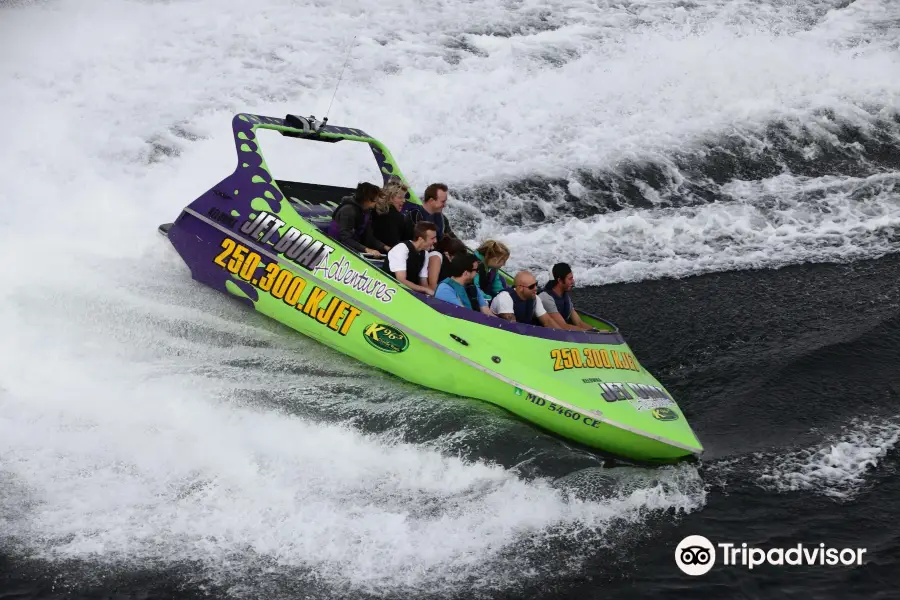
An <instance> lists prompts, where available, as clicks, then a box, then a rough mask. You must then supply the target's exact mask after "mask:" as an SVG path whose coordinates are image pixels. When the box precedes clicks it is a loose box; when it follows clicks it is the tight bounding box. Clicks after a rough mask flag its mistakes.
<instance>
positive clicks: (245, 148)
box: [241, 144, 253, 152]
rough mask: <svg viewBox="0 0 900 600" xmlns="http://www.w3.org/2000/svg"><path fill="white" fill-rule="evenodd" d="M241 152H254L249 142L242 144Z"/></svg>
mask: <svg viewBox="0 0 900 600" xmlns="http://www.w3.org/2000/svg"><path fill="white" fill-rule="evenodd" d="M241 152H253V150H251V149H250V146H248V145H247V144H241Z"/></svg>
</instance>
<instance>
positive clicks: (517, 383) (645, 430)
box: [225, 118, 702, 462]
mask: <svg viewBox="0 0 900 600" xmlns="http://www.w3.org/2000/svg"><path fill="white" fill-rule="evenodd" d="M263 121H264V123H265V124H263V125H259V126H257V125H254V126H253V130H254V131H255V130H256V129H257V127H259V128H262V129H271V130H281V129H285V128H284V127H282V126H278V125H270V124H268V123H269V122H270V121H271V119H268V118H265V119H263ZM275 122H280V121H277V120H275ZM359 133H360V136H359V137H356V138H354V137H353V136H350V135H347V134H333V135H328V136H327V137H331V138H335V139H343V140H348V141H358V142H363V143H368V144H371V145H373V147H377V148H379V149H380V150H382V154H383V155H384V158H385V161H386V162H385V163H384V168H383V169H381V171H382V173H384V174H394V175H397V176H399V177H400V178H401V179H403V175H402V174H401V172H400V169H399V168H397V163H396V161H395V160H394V159H393V157H392V156H391V155H390V153H389V151H388V150H387V148H385V147H384V146H383V145H381V143H380V142H378V141H377V140H374V138H370V137H364V136H362V132H359ZM233 139H234V141H235V145H236V146H238V147H239V148H240V150H242V151H246V149H245V148H248V147H249V146H248V145H247V144H244V147H241V144H242V142H241V140H240V139H239V138H238V137H237V136H235V137H234V138H233ZM303 143H307V142H303ZM256 153H257V154H258V155H259V156H260V164H261V165H262V168H263V172H262V173H261V176H260V177H257V178H254V181H255V182H256V185H259V186H261V187H259V188H256V189H258V190H259V191H258V192H257V191H256V189H254V193H253V194H249V195H250V196H257V197H255V198H253V200H252V202H251V204H250V205H251V206H252V209H253V210H252V212H251V214H250V219H256V218H258V215H259V214H260V211H263V210H265V211H269V212H274V211H273V209H278V212H277V214H278V216H279V218H280V219H281V220H282V221H283V222H284V225H283V226H282V227H281V228H280V230H285V231H286V230H287V229H288V228H290V227H292V226H293V227H297V228H298V229H299V230H301V231H303V232H306V233H308V234H309V235H311V236H312V237H313V238H315V239H316V240H319V241H327V240H328V238H327V237H326V236H325V235H324V234H323V233H321V231H319V230H318V229H317V228H316V227H315V223H312V222H310V221H307V220H304V219H302V218H300V216H299V215H298V214H297V213H296V211H295V210H294V209H293V208H288V206H289V202H288V200H287V198H284V199H282V200H281V201H280V202H277V201H275V200H274V198H275V197H278V194H276V193H275V192H276V190H277V189H278V187H277V184H276V183H275V182H274V180H273V179H272V173H271V171H270V170H269V167H268V165H266V163H265V159H264V157H263V153H262V150H261V149H258V150H256ZM254 160H256V159H254ZM239 162H240V160H239ZM244 164H245V165H247V163H244ZM247 166H248V165H247ZM266 178H269V179H268V180H266ZM410 196H411V198H410V199H411V201H412V202H414V203H417V204H418V203H420V202H419V200H418V198H417V197H416V196H415V194H410ZM331 205H332V206H333V205H334V204H333V203H331ZM340 260H345V261H347V262H348V264H349V267H350V268H352V269H353V270H355V271H357V272H360V273H361V272H363V271H366V272H367V277H369V278H371V279H372V280H374V281H376V282H378V283H379V284H381V285H382V286H387V288H388V289H391V290H393V294H392V298H391V300H390V301H388V302H383V301H379V299H377V298H375V297H373V296H372V295H371V294H366V293H365V291H363V290H360V289H357V288H356V287H354V286H353V285H352V282H351V283H350V284H348V283H345V282H343V281H331V282H330V283H331V285H332V287H333V288H334V290H335V292H334V295H335V296H336V297H338V298H340V299H342V300H344V301H346V302H348V303H350V304H351V305H352V306H353V307H355V309H356V310H357V311H358V313H357V314H356V317H355V321H353V322H352V326H350V325H348V330H347V332H346V335H342V334H339V333H337V332H335V331H334V329H333V328H331V327H328V326H323V323H321V322H320V321H318V320H317V318H311V316H312V315H311V314H309V313H304V312H303V311H302V310H298V309H297V308H296V307H294V306H289V305H288V304H286V303H285V302H284V301H283V300H279V299H276V298H274V297H273V296H272V295H271V294H266V293H260V294H259V298H258V299H257V300H256V301H254V303H253V304H254V308H255V309H256V310H258V311H259V312H261V313H263V314H266V315H268V316H270V317H272V318H273V319H275V320H277V321H279V322H281V323H283V324H285V325H286V326H288V327H290V328H291V329H294V330H296V331H298V332H300V333H303V334H304V335H307V336H309V337H311V338H313V339H316V340H319V341H321V342H323V343H324V344H327V345H328V346H331V347H333V348H335V349H337V350H339V351H340V352H343V353H344V354H347V355H349V356H354V357H356V358H357V359H359V360H361V361H363V362H365V363H367V364H369V365H372V366H374V367H378V368H380V369H382V370H384V371H387V372H390V373H393V374H394V375H396V376H398V377H401V378H403V379H406V380H408V381H411V382H413V383H416V384H419V385H422V386H426V387H428V388H432V389H437V390H441V391H443V392H446V393H449V394H456V395H460V396H466V397H470V398H478V399H481V400H484V401H487V402H491V403H493V404H496V405H498V406H500V407H503V408H504V409H506V410H508V411H510V412H511V413H513V414H515V415H518V416H519V417H521V418H522V419H524V420H526V421H528V422H531V423H534V424H536V425H538V426H540V427H542V428H544V429H548V430H550V431H553V432H555V433H556V434H557V435H559V436H561V437H563V438H565V439H569V440H572V441H574V442H576V443H580V444H583V445H586V446H589V447H594V448H598V449H600V450H604V451H606V452H609V453H612V454H617V455H622V456H626V457H631V458H634V459H638V460H647V461H663V462H667V461H669V460H671V459H677V458H681V457H684V456H688V455H690V454H694V453H699V452H702V447H701V445H700V443H699V441H698V440H697V438H696V436H695V435H694V433H693V431H692V430H691V428H690V426H689V425H688V423H687V420H686V419H685V417H684V415H683V413H682V412H681V410H680V409H679V408H678V406H677V404H676V403H675V402H674V401H673V402H672V403H671V404H668V406H664V407H659V406H653V407H652V408H656V409H657V410H655V411H654V410H652V409H651V408H650V406H649V404H648V403H646V402H644V403H642V402H640V398H638V397H635V398H632V399H630V400H629V399H626V398H619V399H618V400H607V399H605V397H604V395H603V394H604V392H603V390H602V389H601V388H599V387H598V385H597V383H600V382H610V383H616V384H618V385H619V386H634V385H635V384H642V385H648V386H653V387H656V388H662V386H661V385H660V383H659V382H658V381H657V380H656V379H654V377H653V376H652V375H651V374H650V373H649V372H648V371H647V370H646V369H643V368H640V365H639V363H638V362H637V360H636V359H635V358H634V356H633V353H632V352H631V350H630V349H629V347H628V345H627V343H625V342H623V341H621V340H619V339H613V337H612V336H590V337H585V338H582V339H581V340H579V341H578V342H577V343H575V342H559V341H554V340H547V339H543V338H537V337H532V336H527V335H518V334H514V333H511V332H508V331H504V330H501V329H495V328H489V327H485V326H484V325H482V324H480V323H477V322H474V321H467V320H465V319H456V318H453V317H449V316H445V315H442V314H440V313H437V312H436V311H435V310H434V309H433V308H431V307H430V306H429V305H427V304H425V303H423V302H422V301H421V300H419V299H418V298H417V297H415V296H413V295H412V294H409V293H407V292H406V291H404V290H403V288H402V287H400V286H399V285H397V284H396V282H394V281H393V280H392V279H391V278H390V277H389V276H387V275H386V274H384V273H381V272H380V271H379V270H378V269H372V268H371V265H369V264H368V263H366V262H365V261H363V260H362V259H361V258H360V257H359V256H357V255H356V254H355V253H352V252H348V251H346V250H345V249H344V248H343V247H340V246H338V247H336V248H335V251H334V252H333V253H332V254H331V255H330V258H329V261H334V262H337V261H340ZM296 271H297V272H301V271H302V277H303V278H304V279H306V280H307V281H308V285H307V287H306V291H304V292H303V295H304V296H303V297H301V298H300V303H303V302H305V300H304V297H308V296H309V294H310V290H312V289H313V288H314V286H315V285H316V284H317V283H319V279H318V278H319V276H320V275H319V274H318V273H316V272H306V271H305V270H301V269H299V268H297V269H296ZM501 275H502V276H503V277H504V278H506V277H507V276H508V275H507V274H506V273H501ZM225 280H226V289H227V291H228V293H229V294H231V295H234V296H239V297H247V294H245V293H243V292H242V291H241V289H240V287H238V286H239V285H241V284H240V283H239V280H235V279H233V278H232V277H225ZM241 287H243V286H241ZM247 293H248V294H251V295H253V294H254V292H252V291H250V288H248V291H247ZM322 302H323V303H322V304H321V305H320V306H319V309H325V308H326V305H327V304H328V302H325V300H324V299H323V300H322ZM329 302H330V301H329ZM376 312H377V314H376ZM581 318H582V319H583V320H584V321H585V322H586V323H588V324H590V325H592V326H594V327H596V328H598V329H603V330H607V329H609V328H610V327H609V326H608V325H607V324H605V323H604V322H602V321H600V320H598V319H597V318H595V317H593V316H591V315H588V314H581ZM451 336H458V338H454V337H451ZM454 339H457V341H454ZM458 339H463V340H468V342H469V345H460V343H459V342H458ZM424 341H427V342H428V343H424ZM562 352H566V354H562ZM460 355H461V356H463V357H465V359H466V360H458V357H459V356H460ZM626 355H627V360H626ZM492 357H493V358H492ZM500 357H502V362H498V361H499V360H500ZM494 358H495V359H496V360H494ZM434 364H441V365H442V369H439V370H437V371H435V370H434V369H432V368H428V366H429V365H434ZM616 389H618V390H623V391H624V393H625V394H628V393H632V395H636V394H637V393H638V392H637V389H640V388H634V387H631V388H630V389H629V388H625V387H618V388H616ZM510 392H513V393H510ZM605 393H606V395H609V394H610V393H611V392H610V391H608V390H607V391H606V392H605ZM561 402H564V403H565V405H561V404H560V403H561ZM641 408H643V410H640V409H641ZM660 409H663V410H660Z"/></svg>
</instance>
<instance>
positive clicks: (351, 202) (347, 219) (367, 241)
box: [328, 181, 390, 256]
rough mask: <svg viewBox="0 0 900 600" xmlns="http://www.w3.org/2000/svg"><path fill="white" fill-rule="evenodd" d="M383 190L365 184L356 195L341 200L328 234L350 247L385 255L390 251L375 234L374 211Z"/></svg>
mask: <svg viewBox="0 0 900 600" xmlns="http://www.w3.org/2000/svg"><path fill="white" fill-rule="evenodd" d="M379 191H381V188H379V187H378V186H377V185H375V184H372V183H369V182H368V181H363V182H362V183H360V184H359V185H357V186H356V192H354V194H353V195H352V196H347V197H346V198H342V199H341V203H340V205H339V206H338V207H337V208H336V209H334V213H332V215H331V224H330V225H329V226H328V235H329V236H330V237H331V238H332V239H334V240H337V241H339V242H341V243H342V244H344V245H345V246H347V247H348V248H351V249H353V250H356V251H357V252H366V253H368V254H372V255H374V256H382V252H385V253H386V252H387V251H388V250H390V248H388V247H387V246H386V245H384V244H382V243H381V242H379V241H378V240H377V239H376V238H375V234H374V233H373V232H372V209H373V208H375V200H376V199H377V198H378V192H379Z"/></svg>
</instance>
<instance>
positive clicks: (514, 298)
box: [491, 271, 559, 329]
mask: <svg viewBox="0 0 900 600" xmlns="http://www.w3.org/2000/svg"><path fill="white" fill-rule="evenodd" d="M537 295H538V290H537V280H536V279H535V278H534V275H532V274H531V273H530V272H528V271H519V272H518V273H516V278H515V281H514V283H513V286H512V287H509V288H506V289H505V290H503V291H502V292H500V293H499V294H497V295H496V296H495V297H494V300H493V301H492V302H491V310H492V311H494V312H495V313H496V314H497V315H498V316H500V317H502V318H504V319H506V320H507V321H511V322H513V323H527V324H528V325H537V324H540V325H543V326H544V327H549V328H551V329H559V327H558V326H557V325H556V323H554V322H553V321H552V320H551V319H550V317H549V316H547V310H546V309H545V308H544V305H543V304H542V303H541V301H540V300H538V297H537Z"/></svg>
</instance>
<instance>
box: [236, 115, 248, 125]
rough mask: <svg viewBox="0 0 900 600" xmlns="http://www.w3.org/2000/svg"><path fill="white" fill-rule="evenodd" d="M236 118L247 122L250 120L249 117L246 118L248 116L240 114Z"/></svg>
mask: <svg viewBox="0 0 900 600" xmlns="http://www.w3.org/2000/svg"><path fill="white" fill-rule="evenodd" d="M238 119H240V120H241V121H246V122H247V123H249V122H250V119H248V118H247V117H245V116H244V115H240V116H239V117H238Z"/></svg>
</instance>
